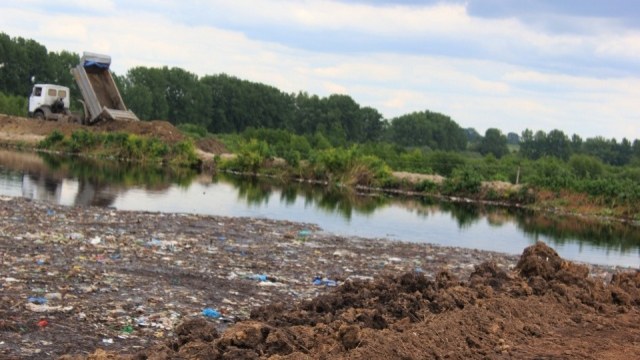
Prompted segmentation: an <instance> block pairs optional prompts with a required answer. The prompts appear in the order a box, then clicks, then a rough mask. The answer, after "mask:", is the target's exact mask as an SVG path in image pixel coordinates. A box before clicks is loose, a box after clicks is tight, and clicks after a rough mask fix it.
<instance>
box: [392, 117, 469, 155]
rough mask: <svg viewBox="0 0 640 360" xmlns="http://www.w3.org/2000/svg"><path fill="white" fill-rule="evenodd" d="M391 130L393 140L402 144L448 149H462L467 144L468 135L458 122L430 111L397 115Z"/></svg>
mask: <svg viewBox="0 0 640 360" xmlns="http://www.w3.org/2000/svg"><path fill="white" fill-rule="evenodd" d="M389 131H390V133H391V139H392V141H393V142H395V143H397V144H399V145H402V146H411V147H414V146H416V147H429V148H430V149H433V150H446V151H461V150H464V149H465V148H466V146H467V135H466V133H465V131H464V130H463V129H462V128H461V127H460V126H459V125H458V124H457V123H455V122H454V121H453V120H451V118H449V117H448V116H445V115H442V114H438V113H434V112H430V111H423V112H414V113H411V114H408V115H403V116H400V117H397V118H395V119H393V120H391V125H390V128H389Z"/></svg>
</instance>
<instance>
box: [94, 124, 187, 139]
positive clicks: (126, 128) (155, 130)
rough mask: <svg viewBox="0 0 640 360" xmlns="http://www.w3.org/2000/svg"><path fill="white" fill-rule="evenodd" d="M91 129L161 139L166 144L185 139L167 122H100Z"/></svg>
mask: <svg viewBox="0 0 640 360" xmlns="http://www.w3.org/2000/svg"><path fill="white" fill-rule="evenodd" d="M91 128H95V129H96V130H99V131H108V132H111V131H121V132H127V133H130V134H136V135H142V136H149V137H155V138H159V139H161V140H164V141H166V142H170V143H175V142H178V141H182V140H184V139H185V137H184V135H182V133H181V132H180V130H178V129H177V128H176V127H175V126H173V125H171V123H169V122H167V121H161V120H153V121H121V120H111V121H102V122H99V123H97V124H95V125H93V126H91Z"/></svg>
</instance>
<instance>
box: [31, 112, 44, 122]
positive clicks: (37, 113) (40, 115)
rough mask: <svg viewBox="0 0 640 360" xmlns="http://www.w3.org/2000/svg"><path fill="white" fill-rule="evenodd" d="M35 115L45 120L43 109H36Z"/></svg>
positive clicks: (38, 118)
mask: <svg viewBox="0 0 640 360" xmlns="http://www.w3.org/2000/svg"><path fill="white" fill-rule="evenodd" d="M33 117H34V118H35V119H37V120H44V113H43V112H42V111H36V112H35V114H33Z"/></svg>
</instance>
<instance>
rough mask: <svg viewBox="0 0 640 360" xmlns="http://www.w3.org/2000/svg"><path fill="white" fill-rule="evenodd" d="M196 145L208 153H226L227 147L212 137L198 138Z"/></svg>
mask: <svg viewBox="0 0 640 360" xmlns="http://www.w3.org/2000/svg"><path fill="white" fill-rule="evenodd" d="M196 146H197V147H198V148H199V149H201V150H202V151H205V152H208V153H210V154H218V155H219V154H224V153H227V152H228V151H227V149H226V148H225V146H224V144H222V143H221V142H219V141H218V140H216V139H214V138H212V137H206V138H202V139H200V140H198V141H197V142H196Z"/></svg>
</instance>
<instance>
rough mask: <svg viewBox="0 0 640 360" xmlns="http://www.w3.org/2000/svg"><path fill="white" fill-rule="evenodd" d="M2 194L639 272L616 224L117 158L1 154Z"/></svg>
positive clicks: (626, 233) (631, 232) (631, 234)
mask: <svg viewBox="0 0 640 360" xmlns="http://www.w3.org/2000/svg"><path fill="white" fill-rule="evenodd" d="M0 195H3V196H22V197H26V198H31V199H35V200H41V201H49V202H53V203H58V204H62V205H69V206H89V205H91V206H106V207H113V208H116V209H120V210H142V211H160V212H183V213H198V214H208V215H221V216H249V217H255V218H270V219H279V220H289V221H296V222H306V223H314V224H318V225H319V226H320V227H322V228H323V230H324V231H327V232H331V233H335V234H339V235H345V236H361V237H375V238H388V239H391V240H399V241H410V242H424V243H433V244H439V245H444V246H458V247H465V248H475V249H481V250H491V251H499V252H505V253H510V254H519V253H521V252H522V249H523V248H525V247H526V246H528V245H531V244H533V243H535V242H536V241H537V240H541V241H545V242H546V243H548V244H549V245H551V246H552V247H554V248H555V249H556V250H557V251H558V253H559V254H560V255H561V256H562V257H564V258H567V259H571V260H577V261H583V262H588V263H594V264H602V265H618V266H624V267H634V268H638V267H640V229H638V228H637V227H633V226H629V225H625V224H620V223H616V222H614V223H605V224H603V223H600V222H596V221H588V220H584V219H579V218H575V217H560V216H557V215H549V214H541V213H533V212H529V211H524V210H518V209H507V208H503V207H486V206H478V205H474V204H454V203H449V202H443V201H438V200H434V199H431V198H418V197H398V196H388V195H384V194H354V193H353V192H352V191H349V190H347V189H328V188H326V187H322V186H312V185H309V184H298V183H293V184H280V183H277V182H274V181H268V180H265V179H255V178H242V177H233V176H228V175H218V176H215V177H212V176H210V175H202V174H197V173H195V172H190V171H183V172H179V173H176V172H172V173H171V172H166V171H165V170H163V169H158V168H141V167H139V166H134V165H132V164H128V163H117V162H114V161H98V160H87V159H78V158H75V159H74V158H64V157H55V156H51V155H46V154H33V153H22V152H15V151H7V150H0Z"/></svg>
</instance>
